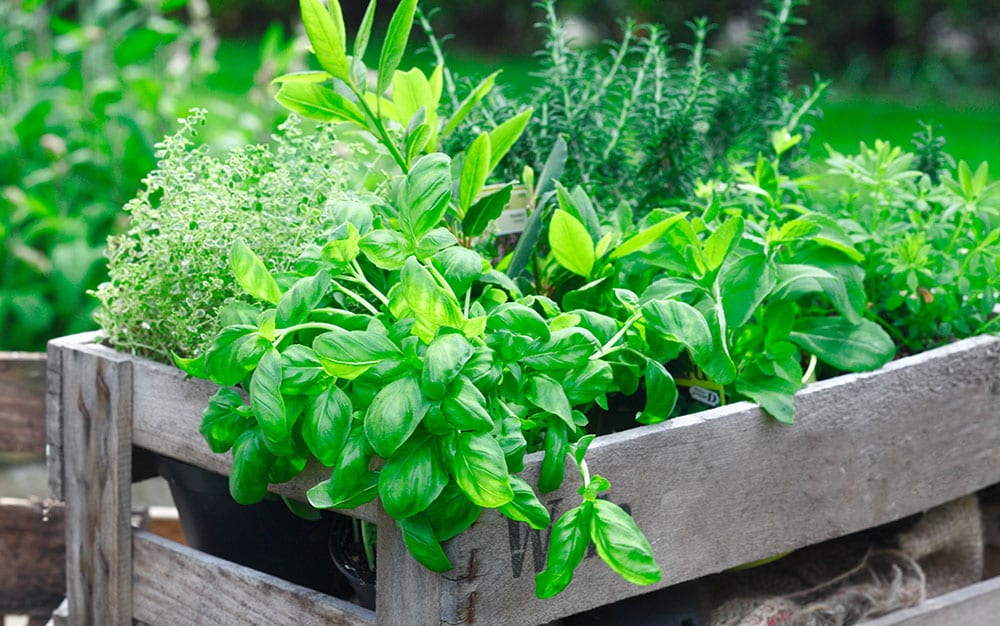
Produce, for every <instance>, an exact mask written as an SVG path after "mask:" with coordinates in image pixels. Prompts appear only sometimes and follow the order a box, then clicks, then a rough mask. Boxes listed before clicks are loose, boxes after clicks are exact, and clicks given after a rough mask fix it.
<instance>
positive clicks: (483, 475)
mask: <svg viewBox="0 0 1000 626" xmlns="http://www.w3.org/2000/svg"><path fill="white" fill-rule="evenodd" d="M451 471H452V474H453V475H454V476H455V482H456V483H458V486H459V487H460V488H461V489H462V491H463V492H464V493H465V495H466V496H468V497H469V499H470V500H472V502H473V503H475V504H477V505H479V506H482V507H488V508H497V507H500V506H503V505H504V504H507V503H508V502H510V501H511V500H513V499H514V491H513V490H512V489H511V486H510V475H509V474H508V472H507V464H506V462H505V460H504V455H503V450H501V449H500V446H499V444H497V442H496V440H495V439H493V437H491V436H490V435H487V434H483V433H473V432H467V433H459V434H458V435H457V436H456V437H455V456H454V458H453V459H452V466H451Z"/></svg>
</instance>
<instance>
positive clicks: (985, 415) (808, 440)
mask: <svg viewBox="0 0 1000 626" xmlns="http://www.w3.org/2000/svg"><path fill="white" fill-rule="evenodd" d="M795 404H796V424H795V425H794V426H784V425H781V424H779V423H777V422H776V421H774V420H772V419H769V418H767V417H766V416H765V415H764V414H763V413H762V412H761V411H760V409H759V408H757V407H756V406H753V405H751V404H749V403H744V402H741V403H737V404H733V405H728V406H725V407H720V408H717V409H714V410H711V411H706V412H703V413H698V414H695V415H690V416H685V417H681V418H677V419H675V420H671V421H669V422H665V423H663V424H659V425H656V426H649V427H644V428H636V429H633V430H630V431H626V432H622V433H616V434H613V435H608V436H604V437H598V438H597V440H596V441H595V442H594V444H593V445H592V446H591V447H590V452H589V453H588V455H587V456H588V464H589V466H590V471H591V472H593V473H596V474H600V475H602V476H605V477H606V478H608V479H609V480H610V481H611V490H610V491H608V492H607V496H608V497H609V498H610V499H611V500H612V501H614V502H617V503H619V504H626V505H628V506H629V507H630V508H631V510H632V513H633V514H634V516H635V518H636V520H637V522H638V524H639V526H640V528H642V529H643V531H644V532H645V534H646V536H647V537H648V538H649V540H650V543H651V544H652V546H653V550H654V552H655V554H656V557H657V561H658V562H659V564H660V566H661V567H662V569H663V573H664V575H663V580H662V581H661V582H660V583H658V584H657V585H656V586H654V587H652V588H662V587H665V586H667V585H671V584H675V583H678V582H682V581H686V580H691V579H693V578H697V577H700V576H703V575H706V574H710V573H714V572H719V571H722V570H724V569H727V568H730V567H733V566H736V565H739V564H742V563H747V562H751V561H754V560H757V559H760V558H763V557H766V556H769V555H772V554H777V553H781V552H786V551H789V550H793V549H795V548H798V547H801V546H804V545H810V544H814V543H818V542H820V541H824V540H826V539H830V538H833V537H837V536H841V535H845V534H847V533H851V532H854V531H857V530H861V529H865V528H870V527H873V526H877V525H879V524H883V523H886V522H889V521H892V520H895V519H899V518H901V517H904V516H906V515H909V514H912V513H916V512H918V511H921V510H925V509H927V508H930V507H933V506H936V505H938V504H941V503H943V502H946V501H948V500H951V499H954V498H957V497H959V496H962V495H965V494H968V493H971V492H974V491H976V490H978V489H981V488H983V487H986V486H988V485H991V484H993V483H996V482H1000V452H998V451H1000V340H998V339H996V338H992V337H980V338H973V339H969V340H965V341H961V342H958V343H956V344H953V345H951V346H946V347H944V348H940V349H937V350H932V351H929V352H926V353H923V354H920V355H917V356H913V357H908V358H904V359H900V360H899V361H896V362H893V363H891V364H890V365H889V366H887V367H886V368H884V369H883V370H881V371H879V372H873V373H865V374H852V375H847V376H840V377H837V378H834V379H830V380H826V381H822V382H819V383H816V384H813V385H810V386H809V387H808V388H807V389H805V390H803V391H802V392H801V393H799V394H798V395H797V396H796V399H795ZM540 463H541V457H540V455H533V456H532V457H530V458H529V459H528V461H527V469H526V471H525V473H524V476H525V478H526V479H527V480H529V482H532V481H534V479H535V477H536V476H537V473H538V470H539V467H540ZM571 471H572V470H571V469H570V467H569V466H567V477H569V479H568V480H567V481H566V484H565V485H564V487H563V488H562V489H560V490H559V491H557V492H554V493H552V494H549V495H548V496H547V497H543V500H547V501H548V503H549V505H550V506H551V507H552V508H553V509H554V513H555V514H558V513H560V512H562V511H565V510H566V509H567V508H569V507H571V506H574V505H575V504H576V503H577V502H579V496H578V495H577V494H576V490H577V488H578V486H579V480H578V479H577V478H576V477H575V476H573V474H571V473H570V472H571ZM555 514H554V515H553V517H555ZM546 540H547V538H546V536H544V535H542V534H534V533H530V532H528V531H527V530H526V527H524V526H523V525H520V524H514V523H511V522H508V520H506V519H505V518H502V517H501V516H499V515H498V514H496V513H494V512H489V513H486V514H484V515H483V516H482V517H481V518H480V521H479V522H477V523H476V525H475V526H473V528H472V529H471V530H470V532H468V533H466V534H465V535H461V536H459V537H458V538H456V539H455V540H453V541H452V545H451V546H450V550H451V553H452V554H455V561H456V562H457V563H462V562H464V561H465V560H466V559H468V558H469V555H471V554H472V553H474V552H475V553H477V554H478V560H479V562H480V563H481V564H483V565H482V566H481V567H480V570H481V573H480V576H479V578H478V579H477V581H475V582H474V583H469V582H468V581H466V582H464V583H463V584H462V585H458V584H457V583H456V584H454V585H452V587H451V590H450V591H449V590H447V589H446V590H445V593H454V594H455V595H456V596H457V597H459V598H460V602H462V601H467V600H468V599H469V598H470V597H471V594H472V593H476V599H475V602H476V606H477V612H479V613H480V614H481V615H489V616H491V617H490V622H491V623H498V624H500V623H502V624H537V623H544V622H546V621H550V620H554V619H558V618H560V617H562V616H565V615H567V614H571V613H573V612H576V611H580V610H584V609H588V608H591V607H595V606H599V605H603V604H607V603H610V602H614V601H616V600H620V599H623V598H626V597H630V596H634V595H637V594H640V593H642V592H643V591H646V590H647V589H646V588H640V587H636V586H634V585H630V584H628V583H625V582H624V581H622V580H621V579H620V578H619V577H618V576H617V575H616V574H613V573H612V572H611V571H610V570H609V569H608V568H607V567H606V566H605V565H604V563H603V562H601V561H600V559H599V558H597V557H596V556H591V557H588V558H587V559H585V560H584V563H583V564H582V565H581V567H580V568H579V569H578V571H577V574H576V576H575V578H574V581H573V583H572V584H571V585H570V586H569V587H568V588H567V589H566V591H564V592H563V593H562V594H561V595H560V596H558V597H556V598H554V599H550V600H544V601H542V600H537V599H535V597H534V580H533V579H534V573H535V571H536V569H537V568H538V567H539V566H540V565H541V563H540V561H536V560H535V558H536V556H537V555H538V552H537V551H536V549H537V548H540V547H543V546H544V545H545V543H546Z"/></svg>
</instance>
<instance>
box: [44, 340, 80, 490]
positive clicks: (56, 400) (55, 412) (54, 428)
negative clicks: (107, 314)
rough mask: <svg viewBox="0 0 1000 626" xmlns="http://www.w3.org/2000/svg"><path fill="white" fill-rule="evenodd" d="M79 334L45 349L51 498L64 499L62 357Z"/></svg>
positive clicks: (46, 442) (47, 448) (47, 460)
mask: <svg viewBox="0 0 1000 626" xmlns="http://www.w3.org/2000/svg"><path fill="white" fill-rule="evenodd" d="M78 339H79V336H78V335H75V336H71V337H63V338H60V339H54V340H52V341H50V342H49V344H48V347H47V352H46V356H47V358H46V360H45V362H46V376H45V464H46V466H47V469H48V473H49V497H50V498H52V499H54V500H65V499H66V498H65V495H64V494H63V482H64V480H65V475H64V471H63V469H64V468H63V428H62V423H63V422H62V420H63V414H62V356H63V354H64V353H65V352H66V350H67V349H69V346H71V345H76V341H77V340H78Z"/></svg>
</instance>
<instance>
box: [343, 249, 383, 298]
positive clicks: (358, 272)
mask: <svg viewBox="0 0 1000 626" xmlns="http://www.w3.org/2000/svg"><path fill="white" fill-rule="evenodd" d="M350 270H351V274H353V275H354V278H355V280H357V281H358V283H359V284H361V285H363V286H364V287H365V289H367V290H368V291H369V293H371V294H372V295H373V296H375V297H376V298H377V299H378V301H379V302H381V303H382V304H385V305H388V304H389V298H388V297H386V295H385V294H384V293H382V292H381V291H379V289H378V288H377V287H375V285H373V284H371V283H370V282H368V277H366V276H365V271H364V270H363V269H361V264H360V263H358V260H357V259H354V260H353V261H351V265H350Z"/></svg>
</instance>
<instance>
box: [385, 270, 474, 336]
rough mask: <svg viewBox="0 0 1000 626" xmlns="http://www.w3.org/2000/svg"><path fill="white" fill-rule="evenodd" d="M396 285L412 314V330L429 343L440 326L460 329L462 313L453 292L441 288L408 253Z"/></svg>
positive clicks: (462, 320) (462, 318) (462, 319)
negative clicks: (413, 317) (408, 256)
mask: <svg viewBox="0 0 1000 626" xmlns="http://www.w3.org/2000/svg"><path fill="white" fill-rule="evenodd" d="M399 288H400V290H401V293H402V295H403V297H404V298H405V299H406V303H407V304H408V305H409V307H410V309H412V310H413V312H414V314H415V316H416V323H415V324H414V326H413V334H415V335H416V336H418V337H420V338H421V339H422V340H423V341H424V343H430V342H431V340H432V339H434V336H435V335H437V333H438V329H440V328H441V327H442V326H447V327H449V328H457V329H461V328H462V327H463V322H464V319H465V318H464V316H463V315H462V309H461V307H460V306H459V304H458V300H456V299H455V296H454V295H452V294H451V293H449V292H448V291H446V290H445V289H444V288H442V286H441V285H439V284H438V283H437V281H435V280H434V278H433V277H432V276H431V275H430V272H428V271H427V269H425V268H424V267H423V266H422V265H421V264H420V262H419V261H417V260H416V259H415V258H413V257H410V258H408V259H407V260H406V263H405V264H404V265H403V269H402V271H401V272H400V277H399Z"/></svg>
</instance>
